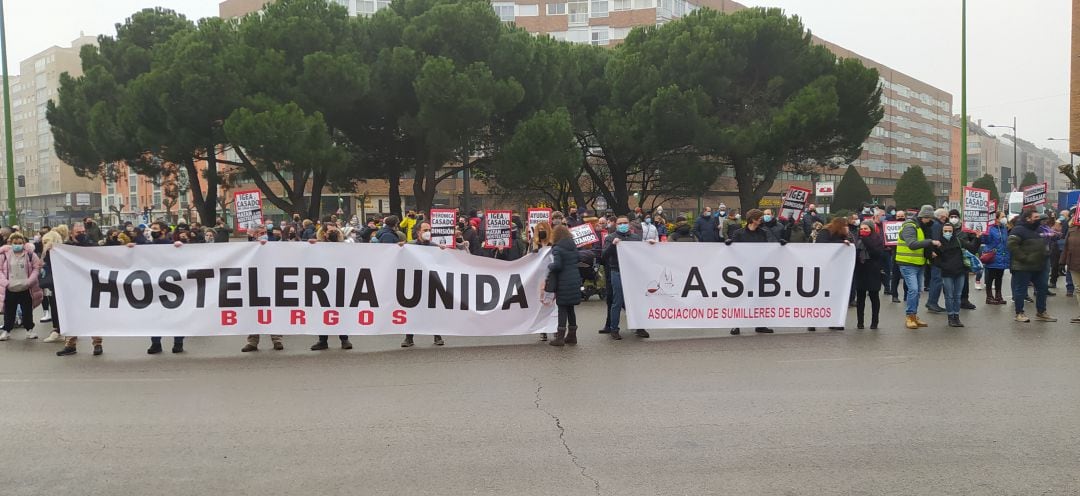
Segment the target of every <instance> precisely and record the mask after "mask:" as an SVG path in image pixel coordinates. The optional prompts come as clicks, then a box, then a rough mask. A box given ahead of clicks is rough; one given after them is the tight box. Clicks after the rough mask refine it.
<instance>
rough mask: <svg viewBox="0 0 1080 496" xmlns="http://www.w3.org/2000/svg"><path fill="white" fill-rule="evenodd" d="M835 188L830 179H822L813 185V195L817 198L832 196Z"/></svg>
mask: <svg viewBox="0 0 1080 496" xmlns="http://www.w3.org/2000/svg"><path fill="white" fill-rule="evenodd" d="M835 191H836V188H835V187H834V186H833V182H832V181H823V182H819V183H817V184H815V185H814V196H816V197H818V198H828V197H830V196H833V195H834V194H836V193H835Z"/></svg>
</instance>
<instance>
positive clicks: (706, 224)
mask: <svg viewBox="0 0 1080 496" xmlns="http://www.w3.org/2000/svg"><path fill="white" fill-rule="evenodd" d="M693 232H694V236H697V239H698V241H701V242H702V243H716V242H718V241H720V225H719V224H718V221H717V220H716V218H715V217H713V215H712V208H710V207H705V210H704V211H702V212H701V217H698V218H697V220H696V221H694V229H693Z"/></svg>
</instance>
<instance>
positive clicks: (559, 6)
mask: <svg viewBox="0 0 1080 496" xmlns="http://www.w3.org/2000/svg"><path fill="white" fill-rule="evenodd" d="M547 15H549V16H553V15H566V4H565V3H549V4H547Z"/></svg>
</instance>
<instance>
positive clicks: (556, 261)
mask: <svg viewBox="0 0 1080 496" xmlns="http://www.w3.org/2000/svg"><path fill="white" fill-rule="evenodd" d="M551 255H552V257H553V259H552V261H551V263H550V264H548V270H549V271H551V272H550V273H549V274H548V280H547V288H546V289H547V291H552V290H554V292H555V303H557V304H558V305H560V306H572V305H577V304H578V303H581V272H580V271H578V261H579V260H580V258H579V256H578V250H577V246H575V245H574V240H573V239H570V238H565V239H563V240H562V241H559V242H558V243H555V246H553V247H552V249H551Z"/></svg>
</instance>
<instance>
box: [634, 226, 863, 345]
mask: <svg viewBox="0 0 1080 496" xmlns="http://www.w3.org/2000/svg"><path fill="white" fill-rule="evenodd" d="M617 249H618V251H619V266H620V267H622V268H623V269H624V270H622V271H621V272H620V277H621V279H622V287H623V300H624V301H625V302H626V315H627V323H628V324H629V327H630V328H631V329H683V328H690V329H703V328H729V327H829V326H842V325H844V320H845V318H846V317H847V310H848V295H849V293H850V291H851V279H852V272H853V270H852V269H854V267H855V247H854V246H849V245H844V244H832V243H829V244H793V243H789V244H787V245H786V246H781V245H779V244H773V243H746V244H734V245H731V246H724V245H718V244H716V243H662V244H656V245H650V244H647V243H619V246H618V248H617Z"/></svg>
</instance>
